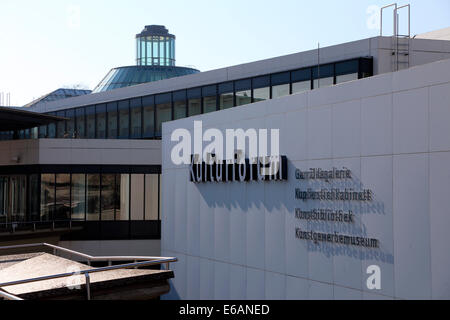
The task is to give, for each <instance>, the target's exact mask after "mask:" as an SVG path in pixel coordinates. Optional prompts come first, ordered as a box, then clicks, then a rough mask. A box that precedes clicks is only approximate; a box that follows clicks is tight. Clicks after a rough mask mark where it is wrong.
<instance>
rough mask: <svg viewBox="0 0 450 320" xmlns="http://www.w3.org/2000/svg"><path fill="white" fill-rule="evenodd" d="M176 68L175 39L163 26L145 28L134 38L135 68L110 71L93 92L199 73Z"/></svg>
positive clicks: (189, 69) (129, 67) (128, 67)
mask: <svg viewBox="0 0 450 320" xmlns="http://www.w3.org/2000/svg"><path fill="white" fill-rule="evenodd" d="M198 72H199V71H198V70H196V69H192V68H186V67H177V66H175V36H174V35H172V34H170V33H169V30H167V29H166V28H165V27H164V26H158V25H151V26H145V28H144V30H143V31H142V32H141V33H139V34H137V35H136V66H127V67H119V68H114V69H112V70H111V71H110V72H109V73H108V74H107V75H106V77H105V78H104V79H103V80H102V81H101V82H100V83H99V84H98V85H97V87H96V88H95V89H94V92H103V91H109V90H113V89H117V88H123V87H129V86H134V85H137V84H141V83H147V82H154V81H159V80H164V79H170V78H174V77H180V76H184V75H189V74H194V73H198Z"/></svg>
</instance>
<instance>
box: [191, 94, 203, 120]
mask: <svg viewBox="0 0 450 320" xmlns="http://www.w3.org/2000/svg"><path fill="white" fill-rule="evenodd" d="M201 113H202V100H201V99H200V98H198V99H189V114H188V116H189V117H192V116H196V115H199V114H201Z"/></svg>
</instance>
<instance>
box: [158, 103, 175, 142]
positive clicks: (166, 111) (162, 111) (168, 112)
mask: <svg viewBox="0 0 450 320" xmlns="http://www.w3.org/2000/svg"><path fill="white" fill-rule="evenodd" d="M171 120H172V104H171V103H163V104H157V105H156V136H158V137H160V136H161V134H162V124H163V123H164V122H167V121H171Z"/></svg>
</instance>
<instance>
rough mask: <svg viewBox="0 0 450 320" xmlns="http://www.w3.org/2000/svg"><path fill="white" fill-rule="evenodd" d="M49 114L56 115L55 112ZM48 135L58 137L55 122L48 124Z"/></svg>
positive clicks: (52, 137) (51, 137)
mask: <svg viewBox="0 0 450 320" xmlns="http://www.w3.org/2000/svg"><path fill="white" fill-rule="evenodd" d="M49 115H51V116H55V115H56V114H55V113H54V112H50V113H49ZM47 136H48V138H49V139H54V138H56V123H55V122H53V123H50V124H49V125H48V129H47Z"/></svg>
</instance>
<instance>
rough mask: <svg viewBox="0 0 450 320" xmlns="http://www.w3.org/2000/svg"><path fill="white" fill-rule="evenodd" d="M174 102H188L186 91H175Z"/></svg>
mask: <svg viewBox="0 0 450 320" xmlns="http://www.w3.org/2000/svg"><path fill="white" fill-rule="evenodd" d="M172 96H173V101H185V100H186V90H180V91H175V92H174V93H173V94H172Z"/></svg>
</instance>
